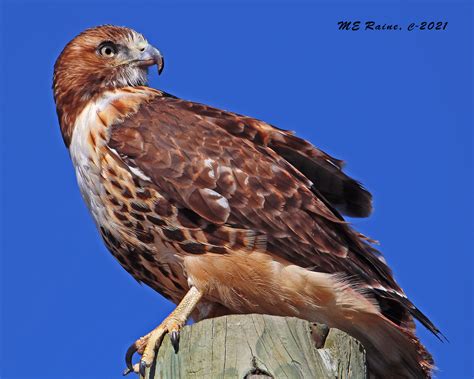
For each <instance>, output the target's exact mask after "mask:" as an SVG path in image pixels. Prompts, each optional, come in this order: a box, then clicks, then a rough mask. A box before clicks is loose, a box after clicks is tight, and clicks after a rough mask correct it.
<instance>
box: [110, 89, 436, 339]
mask: <svg viewBox="0 0 474 379" xmlns="http://www.w3.org/2000/svg"><path fill="white" fill-rule="evenodd" d="M109 146H110V147H111V148H113V149H115V151H117V153H118V154H119V155H120V156H121V157H122V159H123V160H124V161H125V163H126V164H127V165H129V166H132V167H135V168H136V169H138V170H140V171H141V174H142V175H144V176H146V177H148V178H150V180H151V181H152V182H153V185H155V186H156V187H157V188H158V189H159V191H160V193H161V194H163V195H164V196H166V197H167V199H168V200H169V201H170V202H171V203H173V204H175V205H176V207H177V209H178V212H181V213H182V214H183V215H185V216H186V218H187V219H188V220H192V221H193V224H194V225H199V226H200V227H201V228H203V230H204V232H205V234H206V236H207V237H206V241H202V240H198V239H199V238H200V237H199V236H198V234H194V235H195V237H193V238H196V239H197V240H196V241H195V242H196V243H207V244H211V241H210V239H212V240H213V241H212V245H213V246H214V245H216V244H217V245H219V244H220V245H221V246H222V248H221V249H220V250H213V251H220V252H222V253H225V252H226V248H227V247H228V246H229V245H230V242H231V241H230V240H232V239H233V237H232V235H231V233H230V234H229V233H227V234H225V235H224V236H223V235H222V233H220V231H222V228H225V229H226V230H227V231H229V230H236V231H238V232H239V233H241V232H242V230H247V231H248V232H249V234H248V235H251V236H255V239H254V241H253V242H255V243H257V244H258V245H260V246H259V247H260V248H265V249H266V250H267V251H269V252H270V253H272V254H275V255H277V256H280V257H282V258H284V259H286V260H287V261H289V262H292V263H294V264H296V265H299V266H301V267H305V268H308V269H311V270H315V271H320V272H326V273H334V274H336V273H337V274H342V275H344V276H345V277H346V278H347V279H348V280H351V281H352V282H353V283H355V284H356V287H357V288H358V289H360V290H361V291H362V292H363V293H364V294H366V295H367V296H370V297H371V298H373V299H375V300H376V301H377V302H378V303H379V305H380V308H381V310H382V312H383V313H384V314H385V315H386V316H387V317H388V318H390V319H392V320H393V321H394V322H396V323H398V324H402V325H405V326H411V325H412V321H411V316H410V314H412V315H414V316H415V317H417V318H419V319H420V320H421V321H422V322H423V323H424V324H425V325H426V326H427V327H428V328H429V329H430V330H432V331H434V332H436V331H437V329H436V328H435V327H434V325H433V324H431V322H430V321H429V320H428V319H427V318H426V317H425V316H424V315H423V314H422V313H421V312H419V311H418V310H417V309H416V308H415V307H414V306H413V304H412V303H411V302H410V301H409V300H407V298H406V297H405V295H404V294H403V291H402V290H401V289H400V287H399V286H398V285H397V283H396V282H395V280H394V279H393V276H392V273H391V271H390V269H389V268H388V267H387V265H386V264H385V263H384V261H383V259H381V257H380V254H379V253H378V252H377V251H376V250H375V249H373V248H372V247H371V246H369V245H368V244H367V243H366V242H365V241H364V240H363V239H361V238H360V235H359V234H358V233H356V232H354V231H353V230H352V229H351V228H350V227H349V226H348V225H347V224H346V223H345V222H344V221H343V220H342V219H341V218H340V216H338V214H337V212H336V211H333V210H332V209H331V206H330V205H329V204H328V201H327V200H325V199H324V197H322V196H319V195H318V193H324V191H328V190H329V189H330V186H326V187H324V188H323V189H321V188H319V186H318V181H317V180H310V179H308V178H307V177H306V176H305V175H308V176H311V175H309V174H306V173H307V172H313V171H311V170H309V171H308V169H307V167H306V166H305V165H303V166H304V167H299V168H300V169H299V170H298V169H297V168H296V167H297V166H298V164H297V163H294V162H295V160H294V159H291V157H293V158H294V157H295V156H296V157H297V158H295V159H296V162H301V161H304V160H307V161H308V162H309V161H311V164H313V163H314V162H316V164H319V165H320V166H321V167H325V165H326V166H327V167H329V166H331V167H334V169H337V170H338V171H337V172H338V173H339V174H342V173H341V171H340V162H339V161H336V160H334V159H332V158H330V157H329V156H327V155H325V154H324V153H322V152H320V151H319V150H317V149H316V148H314V147H312V145H310V144H309V143H308V142H306V141H303V140H301V139H298V138H296V137H294V136H292V135H290V134H288V133H287V132H283V131H280V130H278V129H275V128H273V127H271V126H269V125H267V124H264V123H261V122H260V121H256V120H253V119H251V118H248V117H243V116H238V115H236V114H232V113H227V112H224V111H220V110H217V109H214V108H210V107H206V106H204V105H200V104H195V103H191V102H186V101H183V100H180V99H176V98H172V97H157V98H155V99H154V100H152V101H151V102H149V103H147V104H144V105H142V106H141V108H140V109H139V111H138V112H137V113H136V114H134V115H132V116H130V117H128V118H126V119H125V120H124V122H123V123H120V124H117V125H115V126H113V127H112V130H111V137H110V141H109ZM300 148H301V149H300ZM290 156H291V157H290ZM289 157H290V158H289ZM290 162H291V163H293V165H292V164H291V163H290ZM322 162H325V163H322ZM308 164H309V163H308ZM325 168H326V167H325ZM305 169H306V170H305ZM317 170H318V169H314V171H317ZM328 172H329V169H328ZM346 178H347V177H346ZM344 180H346V179H344ZM349 180H350V179H349ZM314 187H315V188H314ZM359 188H360V187H359ZM360 190H361V191H363V190H362V189H360ZM318 191H319V192H318ZM367 196H369V198H368V199H370V195H367ZM338 198H339V197H338ZM369 203H370V201H369ZM365 205H367V202H366V203H365ZM178 219H179V217H178ZM187 234H189V233H187ZM216 241H218V242H216ZM219 241H220V242H219ZM262 241H265V244H263V243H262ZM187 243H189V241H187Z"/></svg>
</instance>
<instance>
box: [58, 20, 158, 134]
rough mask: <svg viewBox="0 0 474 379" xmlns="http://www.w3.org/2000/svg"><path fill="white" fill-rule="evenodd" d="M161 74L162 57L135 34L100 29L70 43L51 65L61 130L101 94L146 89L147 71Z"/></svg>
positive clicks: (82, 35)
mask: <svg viewBox="0 0 474 379" xmlns="http://www.w3.org/2000/svg"><path fill="white" fill-rule="evenodd" d="M152 65H157V66H158V73H161V71H162V70H163V65H164V61H163V57H162V55H161V54H160V52H159V51H158V50H157V49H156V48H154V47H153V46H152V45H150V44H149V43H148V42H147V40H146V39H145V38H144V37H143V36H142V35H141V34H140V33H137V32H136V31H134V30H132V29H128V28H124V27H119V26H113V25H103V26H98V27H96V28H92V29H87V30H86V31H84V32H82V33H81V34H79V35H78V36H77V37H75V38H74V39H73V40H72V41H71V42H69V43H68V44H67V45H66V47H65V48H64V50H63V51H62V52H61V54H60V55H59V57H58V59H57V60H56V64H55V65H54V78H53V90H54V99H55V101H56V107H57V110H58V116H59V122H60V124H61V128H63V134H64V128H65V127H66V125H68V124H70V122H71V121H72V122H73V120H74V117H75V116H76V115H77V112H80V110H81V109H82V107H83V105H84V104H85V103H86V102H87V101H89V100H90V99H91V98H92V97H94V96H95V95H97V94H99V93H100V92H102V91H103V90H107V89H114V88H120V87H126V86H139V85H145V84H146V82H147V73H148V67H150V66H152Z"/></svg>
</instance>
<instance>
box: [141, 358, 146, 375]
mask: <svg viewBox="0 0 474 379" xmlns="http://www.w3.org/2000/svg"><path fill="white" fill-rule="evenodd" d="M145 370H146V362H145V361H140V368H139V371H140V375H141V376H142V377H145Z"/></svg>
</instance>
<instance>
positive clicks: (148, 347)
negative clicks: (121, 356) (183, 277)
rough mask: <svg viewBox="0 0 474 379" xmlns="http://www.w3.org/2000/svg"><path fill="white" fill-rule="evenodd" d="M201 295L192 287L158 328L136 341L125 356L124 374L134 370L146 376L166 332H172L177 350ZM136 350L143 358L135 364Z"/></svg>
mask: <svg viewBox="0 0 474 379" xmlns="http://www.w3.org/2000/svg"><path fill="white" fill-rule="evenodd" d="M201 297H202V293H201V292H200V291H199V290H198V289H197V288H196V287H191V288H190V290H189V291H188V292H187V293H186V295H185V296H184V297H183V300H181V302H180V303H179V304H178V306H177V307H176V308H175V310H174V311H173V312H171V314H170V315H169V316H168V317H166V318H165V319H164V320H163V322H162V323H161V324H160V325H159V326H158V327H157V328H155V329H153V330H152V331H151V332H150V333H148V334H147V335H146V336H143V337H141V338H140V339H138V340H137V341H135V342H134V343H133V344H132V345H131V346H130V347H129V348H128V350H127V354H126V356H125V362H126V364H127V369H126V370H125V371H124V373H123V374H124V375H127V374H128V373H130V372H132V371H133V372H139V373H140V375H141V376H144V375H145V369H146V368H147V367H150V365H151V363H152V362H153V359H154V357H155V354H156V351H157V350H158V349H159V347H160V345H161V342H162V341H163V337H164V335H165V334H166V333H170V339H171V343H172V344H173V347H174V350H175V352H177V351H178V344H179V331H180V330H181V328H182V327H183V326H184V324H185V323H186V320H187V319H188V317H189V316H190V314H191V313H192V311H193V310H194V308H195V307H196V305H197V303H198V302H199V300H200V299H201ZM136 352H137V353H139V354H141V355H142V358H141V359H140V363H137V364H135V365H134V364H133V363H132V357H133V354H135V353H136Z"/></svg>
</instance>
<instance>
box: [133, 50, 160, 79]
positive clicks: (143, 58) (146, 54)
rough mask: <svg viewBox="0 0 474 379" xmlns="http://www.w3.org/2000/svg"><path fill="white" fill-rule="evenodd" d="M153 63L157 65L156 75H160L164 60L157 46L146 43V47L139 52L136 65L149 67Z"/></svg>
mask: <svg viewBox="0 0 474 379" xmlns="http://www.w3.org/2000/svg"><path fill="white" fill-rule="evenodd" d="M155 64H156V66H157V67H158V75H160V74H161V71H163V68H164V67H165V61H164V59H163V56H162V55H161V53H160V51H159V50H158V49H157V48H155V47H153V46H151V45H148V46H147V47H146V49H145V50H144V51H143V52H142V53H141V55H140V59H139V61H138V65H139V66H143V67H149V66H153V65H155Z"/></svg>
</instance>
